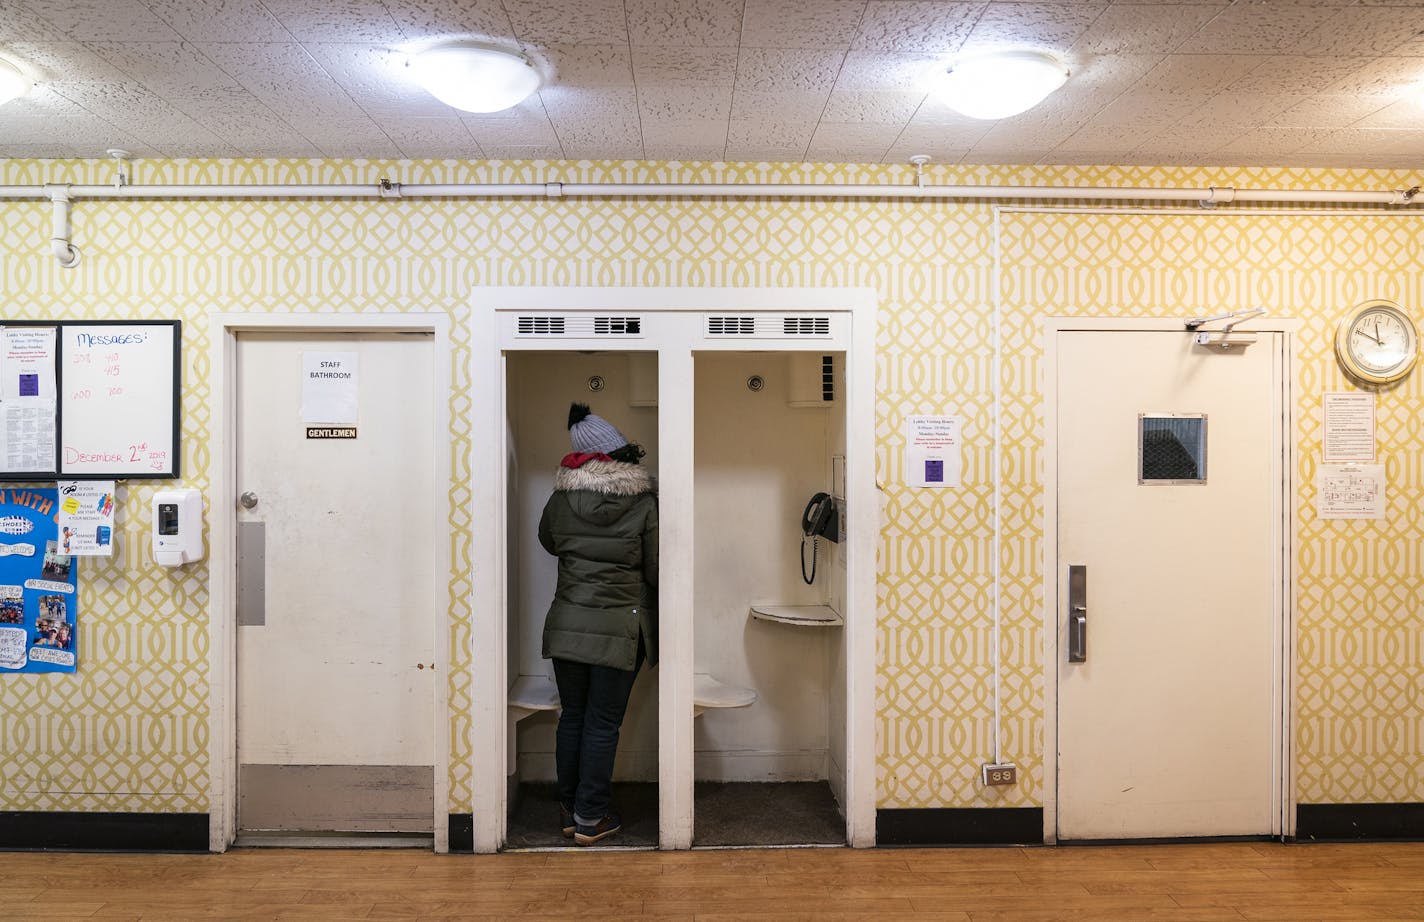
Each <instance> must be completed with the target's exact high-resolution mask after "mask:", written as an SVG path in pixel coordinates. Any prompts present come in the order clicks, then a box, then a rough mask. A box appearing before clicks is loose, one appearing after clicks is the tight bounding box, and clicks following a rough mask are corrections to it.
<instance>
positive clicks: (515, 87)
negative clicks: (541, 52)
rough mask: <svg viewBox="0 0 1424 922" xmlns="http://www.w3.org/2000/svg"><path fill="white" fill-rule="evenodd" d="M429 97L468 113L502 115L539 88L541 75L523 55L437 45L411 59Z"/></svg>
mask: <svg viewBox="0 0 1424 922" xmlns="http://www.w3.org/2000/svg"><path fill="white" fill-rule="evenodd" d="M411 66H412V67H413V68H414V70H415V78H416V79H417V80H419V81H420V85H421V86H423V87H425V88H426V90H428V91H429V92H430V95H432V96H434V97H435V98H436V99H438V100H440V101H441V102H443V103H445V104H446V105H449V106H454V107H455V108H456V109H462V110H464V111H465V112H499V111H501V110H502V109H508V108H509V107H511V106H517V105H519V104H520V103H521V102H523V101H524V100H525V99H527V98H528V97H529V94H530V93H533V92H534V91H535V90H537V89H539V72H538V71H536V70H535V69H534V66H533V65H532V64H530V63H529V59H528V58H526V57H525V56H524V55H522V54H519V53H517V52H514V51H505V50H503V49H501V48H491V47H489V46H487V45H474V44H469V43H459V44H454V45H438V46H436V47H434V48H430V49H428V50H426V51H422V52H420V53H419V54H417V55H415V56H414V57H413V58H411Z"/></svg>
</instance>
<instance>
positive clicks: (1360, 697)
mask: <svg viewBox="0 0 1424 922" xmlns="http://www.w3.org/2000/svg"><path fill="white" fill-rule="evenodd" d="M112 170H113V168H112V165H111V164H108V163H104V162H96V161H83V162H80V161H62V162H50V161H0V184H33V183H43V182H86V183H107V182H110V181H111V180H112V178H113V176H112ZM929 174H930V175H929V179H930V181H932V182H964V183H1007V184H1097V185H1125V186H1140V185H1184V186H1192V187H1205V186H1209V185H1218V186H1222V185H1235V186H1240V187H1271V188H1309V187H1331V188H1341V187H1359V188H1370V189H1380V188H1404V187H1408V186H1411V185H1413V184H1414V183H1415V182H1417V181H1418V179H1417V177H1414V176H1411V175H1406V174H1400V173H1394V174H1391V173H1384V172H1368V171H1361V172H1356V173H1348V174H1346V173H1330V172H1323V171H1309V170H1297V171H1284V170H1281V171H1271V170H1259V169H1231V170H1222V171H1202V170H1190V169H1178V168H1163V169H1145V168H1088V167H1059V168H1049V167H1043V168H996V167H965V168H955V169H949V168H934V169H931V170H930V171H929ZM383 177H388V178H391V179H393V180H396V181H401V182H410V183H415V182H544V181H550V180H559V181H566V182H614V181H649V182H669V181H685V182H723V181H732V182H887V183H906V182H910V181H912V179H913V172H912V171H911V170H910V169H908V168H902V167H863V166H818V165H801V164H733V165H727V164H686V165H679V164H661V163H631V162H617V163H588V162H579V163H542V162H536V163H473V164H472V163H461V162H456V161H437V162H418V163H401V162H380V161H340V162H334V161H333V162H321V161H280V160H270V161H241V162H228V161H162V162H154V163H148V162H141V163H139V164H138V165H137V168H136V170H135V177H134V178H135V181H136V182H139V183H161V182H173V183H284V182H374V181H375V180H377V179H380V178H383ZM1421 220H1424V218H1420V217H1415V215H1414V213H1413V212H1402V211H1400V210H1397V209H1396V210H1384V209H1381V210H1378V211H1375V212H1372V213H1368V214H1356V213H1353V212H1349V211H1346V210H1336V211H1334V212H1331V213H1328V214H1321V213H1318V212H1312V211H1307V210H1304V209H1298V210H1294V211H1290V212H1267V211H1262V210H1256V211H1252V210H1249V209H1244V208H1241V207H1230V208H1218V209H1216V210H1213V211H1209V212H1204V211H1201V210H1199V209H1196V208H1191V207H1188V208H1183V209H1179V210H1177V211H1175V212H1174V213H1171V214H1152V213H1142V212H1138V211H1133V210H1131V209H1127V208H1118V209H1115V210H1114V211H1113V212H1112V213H1109V214H1091V213H1083V212H1077V211H1073V212H1065V211H1063V210H1060V211H1059V212H1056V213H1050V212H1032V211H1025V210H1023V209H1022V208H1014V207H1005V208H1004V209H1002V210H999V209H995V208H994V207H993V206H992V205H990V204H987V203H982V202H953V201H931V202H910V201H864V200H843V201H835V200H802V201H775V200H768V199H753V200H747V201H741V200H692V199H673V200H631V199H611V200H573V199H566V200H562V201H544V200H527V201H526V200H514V199H502V200H491V201H454V200H429V201H420V200H404V201H379V200H378V201H272V200H262V201H222V202H202V201H155V202H89V201H85V202H79V203H77V204H76V206H75V208H74V222H73V223H74V240H75V242H76V243H77V244H78V245H79V246H80V247H81V248H82V249H83V251H84V259H83V262H82V263H81V264H80V266H79V267H78V268H77V269H74V270H64V269H60V268H58V267H57V266H56V265H55V263H54V261H53V259H52V258H51V257H50V255H49V251H48V246H47V242H48V237H49V206H48V204H47V203H43V202H17V201H9V202H5V201H0V303H3V305H4V308H3V317H5V318H24V319H41V318H54V317H66V318H110V317H112V318H121V317H164V318H169V317H177V318H180V319H182V320H183V321H184V345H185V349H184V355H185V370H184V374H185V381H186V384H185V388H184V395H183V413H184V419H183V426H184V443H183V444H184V458H183V467H184V482H185V483H186V484H189V485H192V486H196V487H198V488H200V489H204V490H206V489H207V488H208V486H209V483H208V477H209V466H210V459H209V457H208V453H207V448H206V445H205V439H206V435H207V426H208V409H207V407H208V400H209V381H208V370H207V368H206V357H207V347H208V343H207V341H206V337H207V323H206V318H207V316H208V315H209V314H210V313H212V312H219V311H222V312H235V311H252V312H294V313H300V312H348V311H350V312H355V311H406V310H422V311H424V310H443V311H446V312H448V313H449V315H450V316H451V318H452V320H453V324H452V335H453V343H454V349H455V353H454V356H453V363H452V367H453V380H452V385H453V388H454V391H455V396H454V397H453V398H452V400H451V406H450V411H451V417H452V420H453V424H452V429H453V431H452V439H453V451H452V458H453V461H454V475H453V478H452V481H451V484H450V508H451V509H452V512H451V519H450V526H451V531H452V538H451V547H452V552H453V557H454V560H453V566H452V572H451V577H450V591H449V624H450V637H451V641H452V649H453V650H454V651H455V657H456V661H455V663H454V664H453V665H454V667H455V668H454V670H453V674H452V676H451V679H450V689H449V693H450V703H451V708H452V712H453V713H452V723H451V744H452V757H453V764H452V768H451V777H450V783H451V796H452V809H454V810H456V811H468V810H469V809H470V800H471V792H470V778H469V774H468V771H467V768H466V766H467V763H468V759H469V756H470V752H471V742H470V740H469V739H468V732H469V727H470V720H469V713H470V706H471V702H470V696H469V686H468V682H467V681H466V675H465V674H466V671H467V669H468V666H469V657H468V646H469V639H470V631H469V628H470V624H471V618H472V617H473V615H472V613H471V611H470V610H469V608H468V605H467V603H466V599H467V598H468V594H469V589H470V580H469V564H470V559H469V538H470V534H471V530H472V529H473V528H475V527H478V523H477V521H476V520H475V518H474V515H473V511H472V510H471V509H470V508H469V506H470V496H469V493H468V490H467V489H466V487H465V479H466V477H467V476H468V474H469V447H470V444H471V440H472V439H473V438H476V437H478V434H477V433H472V432H471V431H470V427H469V403H468V400H466V399H465V398H464V396H463V394H464V393H465V392H466V391H467V389H468V378H467V375H466V371H465V367H466V363H467V360H468V358H469V354H470V347H471V344H470V339H469V336H470V334H469V323H468V320H469V316H468V307H467V302H468V298H469V295H470V292H471V290H472V289H473V288H475V287H477V286H480V285H648V286H657V285H707V286H862V285H864V286H872V287H874V288H875V289H876V290H877V291H878V292H879V293H880V296H881V299H882V300H881V322H880V329H879V335H878V348H879V354H878V357H877V363H878V384H877V387H878V401H877V432H878V437H877V445H876V455H877V462H878V465H879V479H880V480H881V482H882V483H883V484H884V485H885V488H886V490H885V494H884V498H883V499H884V503H883V504H884V519H883V522H884V524H883V527H882V531H881V540H880V579H879V593H878V594H879V604H880V615H879V622H878V630H877V656H878V681H877V689H876V702H875V706H876V711H877V740H878V743H877V745H878V760H877V761H878V781H877V784H878V793H877V801H878V804H879V806H881V807H887V808H888V807H933V806H975V805H988V804H1004V805H1011V806H1020V805H1031V804H1039V803H1041V802H1042V786H1043V783H1044V778H1043V756H1042V752H1041V747H1042V738H1043V721H1044V719H1045V715H1044V711H1043V703H1042V683H1043V678H1042V671H1043V664H1042V659H1041V657H1042V637H1041V628H1040V625H1041V622H1042V614H1041V610H1040V609H1041V605H1042V598H1041V584H1042V577H1041V567H1042V554H1043V535H1042V533H1041V529H1042V525H1041V515H1042V508H1041V506H1042V501H1043V489H1042V483H1041V472H1042V470H1043V459H1042V445H1043V421H1042V401H1041V394H1040V392H1039V390H1038V382H1039V376H1040V359H1041V351H1042V350H1041V337H1040V335H1039V333H1038V329H1037V327H1036V325H1035V324H1036V318H1037V317H1040V316H1043V315H1046V314H1074V313H1079V314H1088V313H1092V314H1102V315H1134V316H1151V315H1162V316H1174V317H1175V316H1181V315H1182V314H1184V313H1196V312H1198V311H1200V310H1203V309H1207V308H1210V309H1212V310H1225V309H1234V308H1236V307H1244V306H1257V305H1264V306H1266V307H1268V308H1269V309H1270V311H1271V313H1272V314H1273V315H1276V316H1295V317H1298V318H1300V319H1301V320H1302V321H1303V325H1302V328H1301V333H1300V336H1299V338H1298V342H1297V354H1298V357H1299V370H1298V373H1297V378H1296V382H1295V383H1296V387H1297V392H1298V407H1297V410H1298V414H1299V417H1300V433H1299V435H1300V437H1299V443H1298V449H1299V457H1300V469H1299V471H1298V476H1299V479H1300V483H1301V489H1300V492H1299V497H1298V510H1297V511H1298V514H1299V518H1300V541H1299V552H1298V569H1299V576H1298V580H1297V586H1296V589H1295V592H1296V596H1297V620H1298V624H1299V636H1300V639H1299V655H1300V666H1299V673H1298V677H1297V686H1298V696H1297V705H1298V715H1299V716H1298V725H1297V732H1296V737H1297V743H1298V747H1299V756H1298V766H1297V770H1298V785H1297V787H1298V794H1299V796H1300V799H1301V800H1302V801H1305V802H1331V801H1395V800H1406V801H1407V800H1413V801H1419V800H1424V751H1421V737H1424V732H1421V730H1422V729H1424V698H1421V696H1420V695H1419V688H1420V685H1421V680H1422V679H1424V640H1421V637H1424V634H1421V619H1420V612H1421V601H1424V599H1421V593H1424V579H1421V573H1424V569H1421V562H1420V550H1419V548H1420V537H1421V535H1420V528H1421V526H1420V521H1419V514H1418V510H1419V509H1420V508H1421V501H1424V497H1421V495H1420V494H1421V490H1424V470H1421V462H1420V459H1421V454H1422V453H1421V444H1424V440H1422V438H1421V437H1424V433H1421V430H1420V426H1421V423H1420V422H1419V420H1420V419H1424V405H1421V392H1420V388H1421V386H1424V385H1421V381H1424V375H1415V376H1413V377H1412V378H1411V379H1409V380H1408V381H1406V382H1405V383H1404V384H1403V385H1402V386H1400V387H1398V388H1395V389H1394V390H1391V391H1388V392H1386V393H1384V394H1382V395H1381V397H1380V401H1379V403H1380V447H1381V452H1382V454H1383V456H1384V457H1385V458H1386V460H1387V463H1388V465H1389V478H1390V490H1391V492H1390V506H1391V517H1390V520H1389V522H1387V523H1383V524H1374V523H1363V522H1317V521H1315V520H1314V518H1313V516H1312V514H1311V508H1312V503H1313V499H1314V495H1313V491H1314V487H1313V480H1314V465H1315V461H1316V456H1317V455H1318V451H1319V433H1318V425H1319V394H1320V393H1321V392H1322V391H1327V390H1338V389H1346V388H1348V387H1349V385H1348V384H1347V383H1346V382H1345V381H1344V380H1343V379H1342V378H1341V377H1340V373H1339V371H1338V370H1337V368H1336V366H1335V363H1334V361H1333V358H1332V356H1331V353H1330V348H1329V332H1330V329H1331V325H1332V324H1333V321H1334V318H1335V316H1336V312H1337V311H1338V310H1339V309H1341V308H1342V307H1344V306H1347V305H1350V304H1353V303H1355V302H1357V301H1359V300H1363V299H1364V298H1368V297H1388V298H1393V299H1395V300H1398V301H1400V302H1401V303H1403V304H1405V305H1406V306H1408V307H1410V308H1411V309H1412V310H1413V311H1414V312H1415V313H1416V316H1418V317H1420V318H1421V319H1424V270H1421V268H1420V267H1421V266H1424V259H1421V256H1424V254H1421V252H1420V250H1421V247H1424V243H1422V242H1421V241H1424V233H1421V230H1422V229H1424V224H1421V223H1420V221H1421ZM996 221H997V222H998V223H999V228H1000V230H1001V235H1002V255H1001V259H1000V261H999V263H998V266H999V269H998V278H997V279H995V277H994V274H995V265H996V263H995V260H994V258H993V251H992V242H993V240H994V236H995V224H996ZM996 281H997V282H998V284H999V286H1000V287H1001V290H1002V309H1003V322H1004V335H1005V342H1006V344H1007V349H1006V356H1005V363H1004V367H1003V369H1002V383H1003V386H1004V401H1003V406H1004V418H1003V422H1004V432H1005V441H1004V449H1003V457H1002V461H1003V467H1004V471H1005V482H1004V488H1003V494H1004V508H1003V519H1002V525H1003V529H1004V543H1003V553H1002V558H1001V560H1002V566H1003V573H1002V577H1001V582H1000V589H1001V592H1002V597H1003V602H1002V605H1003V611H1004V624H1003V632H1002V638H1001V647H1000V649H1001V652H1002V657H1003V662H1004V668H1003V672H1004V687H1003V720H1002V732H1003V743H1004V747H1003V752H1002V755H1003V757H1004V758H1006V759H1011V760H1013V761H1015V762H1017V763H1018V764H1019V766H1020V768H1021V778H1022V781H1021V783H1020V785H1019V786H1017V787H1016V788H1013V789H1008V790H1002V789H995V790H994V791H992V792H985V791H984V790H983V789H982V788H981V787H980V785H979V783H978V766H979V765H980V763H982V762H984V761H986V760H987V759H988V757H989V756H990V755H991V754H992V738H993V720H992V714H993V668H992V659H993V658H992V655H991V654H992V650H991V644H992V632H991V616H990V609H991V599H992V596H993V589H994V587H993V585H992V576H991V573H992V568H991V566H990V560H989V554H990V547H991V543H990V542H991V535H992V531H993V522H992V520H991V517H990V516H991V514H990V510H991V508H992V506H991V497H992V484H991V482H990V472H991V471H992V468H993V458H992V456H991V450H990V442H989V437H990V433H991V430H992V396H991V393H992V378H991V376H992V373H993V366H992V363H991V352H992V342H991V330H992V325H991V315H992V312H993V309H994V299H993V292H994V290H995V284H994V283H995V282H996ZM926 412H943V413H955V414H958V415H961V416H963V417H964V418H965V432H964V434H965V437H966V442H967V446H968V447H967V449H966V455H965V463H966V479H965V486H964V487H963V488H962V489H960V490H954V491H917V490H910V489H906V488H905V487H904V486H903V485H902V484H901V482H900V481H901V476H900V470H901V461H902V458H901V452H900V448H899V444H898V434H899V433H900V432H901V431H902V423H903V421H904V418H905V417H906V416H908V415H911V414H915V413H926ZM151 489H152V484H146V483H142V482H135V483H132V484H130V485H129V486H128V487H127V488H126V489H124V490H123V492H121V494H120V500H121V502H122V503H123V504H124V506H125V507H126V508H129V509H134V508H143V504H144V503H145V502H146V501H147V498H148V495H149V493H150V491H151ZM209 499H210V501H211V500H212V499H213V498H212V497H210V498H209ZM122 528H123V539H122V543H121V545H120V554H119V556H117V557H115V558H114V559H113V560H112V561H104V562H99V563H97V564H93V565H89V564H87V563H86V570H85V575H84V582H83V588H82V598H81V602H80V605H81V611H82V612H83V615H82V622H81V642H82V644H83V646H82V651H83V655H84V664H83V668H82V669H81V671H80V672H79V673H78V674H77V675H75V676H6V677H4V679H3V681H0V740H3V744H0V745H3V749H0V810H132V811H197V812H202V811H206V810H207V809H208V764H207V749H208V738H207V733H208V723H207V722H208V713H207V703H206V702H207V696H208V685H207V669H208V667H207V656H208V651H209V648H210V641H209V637H208V633H207V625H206V606H207V587H208V570H207V567H206V565H204V566H197V567H190V568H184V570H182V571H180V572H173V571H170V570H166V569H162V568H158V567H155V566H153V565H152V564H151V563H150V562H149V561H148V560H147V558H146V555H145V554H143V553H142V550H143V548H144V540H145V538H144V535H143V523H142V522H141V521H140V517H138V516H124V517H123V519H122Z"/></svg>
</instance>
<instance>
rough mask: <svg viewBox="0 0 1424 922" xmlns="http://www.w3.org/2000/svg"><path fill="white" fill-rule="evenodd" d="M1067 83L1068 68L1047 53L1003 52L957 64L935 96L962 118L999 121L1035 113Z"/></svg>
mask: <svg viewBox="0 0 1424 922" xmlns="http://www.w3.org/2000/svg"><path fill="white" fill-rule="evenodd" d="M1067 79H1068V67H1067V65H1065V64H1064V63H1063V62H1062V61H1060V60H1058V58H1056V57H1054V56H1053V55H1051V54H1049V53H1048V52H1046V51H1000V52H997V53H994V54H985V55H977V56H974V57H968V58H961V59H960V60H957V61H955V62H954V63H953V64H951V65H950V67H949V69H948V70H946V71H943V72H941V73H940V75H939V77H938V79H937V80H936V82H935V86H934V88H933V92H934V94H935V95H936V96H938V97H939V99H940V101H942V102H943V103H944V104H945V105H947V106H949V107H950V108H951V109H953V110H954V111H956V112H958V113H959V114H960V115H967V116H968V117H970V118H983V119H999V118H1008V117H1009V116H1011V115H1018V114H1019V113H1020V112H1025V111H1027V110H1029V109H1032V108H1033V107H1034V106H1036V105H1038V104H1039V103H1040V102H1042V101H1043V100H1044V99H1045V98H1046V97H1047V96H1048V94H1049V93H1052V92H1053V91H1054V90H1056V89H1058V88H1059V87H1060V86H1062V85H1063V82H1064V81H1065V80H1067Z"/></svg>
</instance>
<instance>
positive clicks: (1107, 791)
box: [1056, 331, 1283, 840]
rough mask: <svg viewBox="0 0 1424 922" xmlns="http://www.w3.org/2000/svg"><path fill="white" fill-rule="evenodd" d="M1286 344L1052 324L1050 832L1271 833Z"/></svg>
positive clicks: (1109, 835)
mask: <svg viewBox="0 0 1424 922" xmlns="http://www.w3.org/2000/svg"><path fill="white" fill-rule="evenodd" d="M1280 340H1281V334H1270V333H1263V334H1261V335H1260V341H1258V342H1257V343H1255V344H1254V345H1251V346H1249V347H1246V348H1244V349H1242V348H1241V347H1236V348H1235V349H1233V351H1231V352H1229V353H1223V352H1221V351H1219V350H1218V349H1215V348H1213V347H1205V346H1195V345H1193V344H1192V342H1191V337H1190V336H1189V335H1188V334H1186V333H1184V332H1137V331H1092V332H1081V331H1072V332H1068V331H1065V332H1060V333H1058V334H1057V356H1058V365H1057V367H1058V376H1057V394H1058V413H1057V419H1056V426H1057V432H1056V437H1057V445H1058V458H1057V461H1058V483H1057V496H1058V535H1057V541H1058V546H1057V564H1058V571H1059V606H1058V608H1059V612H1058V637H1059V656H1058V749H1059V752H1058V792H1057V803H1058V817H1057V824H1058V837H1059V838H1060V839H1063V840H1068V839H1125V838H1143V837H1187V836H1226V835H1266V834H1270V833H1272V832H1273V831H1274V829H1275V825H1274V824H1275V823H1276V822H1277V821H1278V820H1277V818H1278V814H1279V808H1278V805H1277V804H1276V800H1277V794H1276V792H1277V790H1278V788H1277V786H1276V780H1277V775H1278V773H1279V762H1278V760H1277V753H1278V752H1279V749H1278V733H1279V730H1278V720H1277V718H1276V713H1277V710H1278V701H1279V698H1278V689H1279V687H1280V673H1279V666H1278V655H1277V654H1278V651H1279V649H1280V643H1279V641H1278V636H1279V634H1278V627H1277V625H1278V623H1279V618H1280V610H1281V601H1280V586H1281V583H1282V576H1281V573H1282V570H1281V566H1282V559H1283V554H1282V528H1281V524H1280V519H1281V494H1282V487H1281V478H1282V464H1281V445H1282V442H1281V433H1282V396H1281V395H1282V378H1281V367H1282V345H1281V342H1280ZM1140 457H1141V458H1145V462H1142V461H1140ZM1143 467H1145V470H1143V469H1142V468H1143ZM1072 567H1081V568H1082V570H1079V571H1076V572H1075V574H1074V575H1075V576H1076V575H1080V576H1081V577H1082V579H1081V585H1082V588H1083V589H1084V591H1085V598H1075V597H1074V596H1073V593H1072V592H1071V591H1070V589H1072V588H1077V587H1070V585H1069V583H1070V579H1069V576H1070V568H1072ZM1074 582H1079V581H1078V580H1074ZM1075 603H1081V604H1082V606H1083V607H1082V610H1080V611H1078V612H1076V613H1075V612H1074V611H1073V606H1074V604H1075ZM1075 614H1077V615H1079V616H1081V619H1083V623H1081V624H1075V623H1074V615H1075ZM1077 659H1081V662H1074V661H1072V660H1077Z"/></svg>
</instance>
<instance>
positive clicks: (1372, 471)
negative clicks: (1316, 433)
mask: <svg viewBox="0 0 1424 922" xmlns="http://www.w3.org/2000/svg"><path fill="white" fill-rule="evenodd" d="M1316 487H1317V490H1316V500H1315V514H1316V515H1317V516H1318V517H1320V518H1322V519H1383V518H1384V510H1385V482H1384V465H1383V464H1322V465H1320V474H1319V477H1318V478H1317V482H1316Z"/></svg>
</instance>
